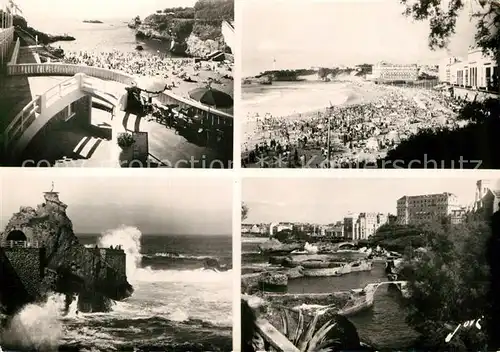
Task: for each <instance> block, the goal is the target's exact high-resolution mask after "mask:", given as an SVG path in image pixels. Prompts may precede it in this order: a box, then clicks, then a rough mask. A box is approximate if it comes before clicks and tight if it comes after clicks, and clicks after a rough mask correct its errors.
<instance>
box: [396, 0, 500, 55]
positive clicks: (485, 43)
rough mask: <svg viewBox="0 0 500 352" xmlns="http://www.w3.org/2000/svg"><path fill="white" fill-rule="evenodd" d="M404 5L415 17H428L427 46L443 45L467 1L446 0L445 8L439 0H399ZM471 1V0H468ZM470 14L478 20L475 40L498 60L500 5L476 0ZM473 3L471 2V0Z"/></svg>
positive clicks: (420, 19) (440, 46)
mask: <svg viewBox="0 0 500 352" xmlns="http://www.w3.org/2000/svg"><path fill="white" fill-rule="evenodd" d="M400 1H401V3H402V4H403V5H405V6H406V10H405V12H404V14H405V15H406V16H410V17H412V18H413V19H415V20H417V21H423V20H429V27H430V28H429V29H430V32H429V46H430V47H431V48H432V49H438V48H445V47H446V46H447V45H448V43H449V39H450V37H451V36H452V35H453V34H454V33H455V26H456V22H457V18H458V15H459V14H460V12H461V11H463V10H464V9H465V5H466V4H468V3H469V2H467V1H466V0H450V1H449V3H448V6H447V8H445V6H444V3H445V1H443V0H417V1H410V0H400ZM471 1H473V0H471ZM477 4H478V5H480V6H476V9H475V10H473V13H472V16H473V17H474V18H476V19H477V20H478V22H477V26H476V35H475V40H476V44H477V45H478V46H479V47H480V48H482V49H483V52H484V53H486V54H492V55H493V57H494V58H495V61H496V62H497V65H498V64H499V63H500V32H499V30H498V28H499V27H500V5H499V4H498V0H478V3H477ZM473 5H474V4H473Z"/></svg>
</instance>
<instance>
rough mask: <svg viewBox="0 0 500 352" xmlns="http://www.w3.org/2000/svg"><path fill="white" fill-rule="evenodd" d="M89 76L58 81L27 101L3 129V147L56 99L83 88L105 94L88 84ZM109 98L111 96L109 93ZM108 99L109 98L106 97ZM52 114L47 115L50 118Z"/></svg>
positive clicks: (93, 92)
mask: <svg viewBox="0 0 500 352" xmlns="http://www.w3.org/2000/svg"><path fill="white" fill-rule="evenodd" d="M89 79H90V77H87V76H84V75H82V74H79V75H75V76H73V77H71V78H69V79H67V80H65V81H63V82H60V83H58V84H57V85H55V86H53V87H52V88H50V89H49V90H47V91H46V92H45V93H43V94H42V95H39V96H37V97H36V98H35V99H33V100H32V101H31V102H29V103H28V104H27V105H26V106H25V107H24V108H23V109H22V110H21V111H20V112H19V113H18V114H17V115H16V117H14V119H13V120H12V122H11V123H10V124H9V126H7V128H6V129H5V131H4V148H5V150H8V149H9V147H10V146H11V143H12V142H14V141H17V140H19V139H20V138H21V136H22V135H23V133H24V132H25V131H26V130H27V129H28V128H29V127H30V126H31V124H32V122H33V121H35V120H36V118H37V114H42V113H44V112H46V111H47V110H48V108H49V107H52V106H53V105H54V104H55V103H56V102H57V101H58V100H60V99H62V98H63V97H65V96H67V95H68V94H70V93H72V92H74V91H77V90H83V91H86V92H88V93H92V94H95V95H101V94H106V95H108V94H107V93H105V92H99V91H98V89H96V88H95V87H93V85H92V84H90V85H89V84H88V81H89ZM110 98H113V96H112V95H110ZM108 100H111V99H109V98H108ZM56 110H57V109H56ZM51 117H52V116H48V118H49V119H50V118H51Z"/></svg>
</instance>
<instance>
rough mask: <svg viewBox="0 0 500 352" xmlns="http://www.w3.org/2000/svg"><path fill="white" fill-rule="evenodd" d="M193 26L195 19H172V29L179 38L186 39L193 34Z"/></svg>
mask: <svg viewBox="0 0 500 352" xmlns="http://www.w3.org/2000/svg"><path fill="white" fill-rule="evenodd" d="M193 26H194V21H193V20H181V19H177V20H174V21H172V26H171V27H170V30H171V31H172V34H174V35H175V37H176V38H177V39H178V40H185V39H186V38H187V37H189V36H190V35H191V33H192V31H193Z"/></svg>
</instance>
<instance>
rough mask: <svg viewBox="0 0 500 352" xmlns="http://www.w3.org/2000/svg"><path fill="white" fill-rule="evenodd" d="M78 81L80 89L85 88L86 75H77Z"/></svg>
mask: <svg viewBox="0 0 500 352" xmlns="http://www.w3.org/2000/svg"><path fill="white" fill-rule="evenodd" d="M75 77H76V79H77V80H78V87H79V88H80V89H82V88H83V83H84V78H85V75H84V74H83V73H77V74H76V75H75Z"/></svg>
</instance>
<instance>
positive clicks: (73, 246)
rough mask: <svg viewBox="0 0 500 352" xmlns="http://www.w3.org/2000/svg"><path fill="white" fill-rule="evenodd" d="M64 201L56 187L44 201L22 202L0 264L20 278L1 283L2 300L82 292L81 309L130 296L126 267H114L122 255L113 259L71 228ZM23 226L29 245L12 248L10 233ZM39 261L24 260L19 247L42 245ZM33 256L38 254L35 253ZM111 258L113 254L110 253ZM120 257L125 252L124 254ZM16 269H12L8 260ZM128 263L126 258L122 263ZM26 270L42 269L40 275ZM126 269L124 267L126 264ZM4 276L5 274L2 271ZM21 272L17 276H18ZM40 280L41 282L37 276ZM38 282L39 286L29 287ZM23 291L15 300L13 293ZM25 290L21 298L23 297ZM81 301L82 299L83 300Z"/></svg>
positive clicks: (9, 304)
mask: <svg viewBox="0 0 500 352" xmlns="http://www.w3.org/2000/svg"><path fill="white" fill-rule="evenodd" d="M66 207H67V206H66V205H65V204H64V203H62V202H61V201H60V200H59V198H58V195H57V193H54V192H47V193H45V203H43V204H40V205H38V206H37V207H36V209H35V208H31V207H21V208H20V211H19V212H18V213H16V214H14V215H13V216H12V218H11V219H10V220H9V222H8V224H7V226H6V227H5V230H4V233H3V234H2V236H1V237H0V244H1V245H2V247H3V248H0V252H3V256H2V255H0V265H2V269H4V268H5V269H6V271H5V272H6V273H8V278H7V279H8V280H11V279H12V280H13V282H16V280H17V282H18V283H19V282H21V284H18V285H15V286H12V285H11V286H9V287H7V286H6V285H0V303H2V304H4V305H7V307H8V308H14V306H15V305H19V304H26V303H29V302H31V301H34V300H38V299H41V298H43V297H44V296H46V295H47V294H48V291H52V290H55V291H56V292H59V293H63V294H66V295H69V296H73V295H75V294H78V295H79V296H80V297H81V308H82V311H108V310H109V307H110V304H111V300H121V299H124V298H126V297H129V296H130V295H131V294H132V292H133V288H132V286H131V285H130V284H129V283H128V281H127V278H126V276H125V275H124V274H123V273H124V272H125V268H118V267H116V265H117V263H120V260H118V261H116V262H115V263H113V265H115V266H113V265H110V264H109V263H108V262H107V261H105V260H104V259H103V256H102V255H101V250H102V249H88V248H86V247H85V246H84V245H82V244H81V243H80V242H79V241H78V238H77V237H76V236H75V234H74V232H73V226H72V223H71V220H70V219H69V218H68V216H67V215H66ZM13 231H20V232H22V233H23V234H24V235H25V236H26V244H25V247H27V248H19V249H17V248H9V245H11V243H10V244H9V241H8V236H9V234H10V233H12V232H13ZM40 249H43V250H41V252H40V254H39V255H38V256H37V257H36V258H38V259H39V261H38V263H32V262H28V263H23V262H21V259H20V257H19V256H18V255H14V254H16V252H17V251H22V250H28V251H29V252H30V253H31V252H32V251H39V250H40ZM104 251H106V256H123V259H124V256H125V254H124V253H123V251H121V252H120V251H118V250H108V249H104ZM32 257H33V258H35V256H32ZM111 258H112V257H111ZM120 258H121V257H120ZM9 265H10V266H11V267H15V270H10V271H9V270H8V269H9V268H8V266H9ZM124 265H125V263H124V260H123V266H124ZM20 268H25V269H26V272H40V273H41V274H40V275H38V276H36V275H35V276H34V275H28V274H27V273H26V272H24V269H23V270H20ZM122 269H123V270H122ZM2 277H4V276H3V275H2ZM16 277H17V279H16ZM36 281H38V282H36ZM30 287H35V288H36V292H33V290H30ZM9 290H11V291H12V292H10V291H9ZM13 295H14V297H19V299H18V300H17V302H12V299H11V298H9V297H12V296H13ZM21 296H22V298H21ZM79 305H80V303H79Z"/></svg>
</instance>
